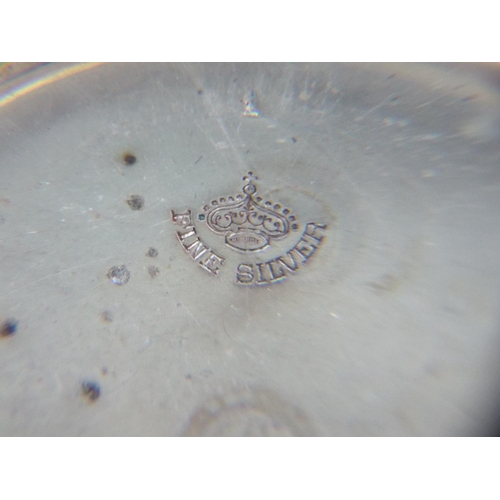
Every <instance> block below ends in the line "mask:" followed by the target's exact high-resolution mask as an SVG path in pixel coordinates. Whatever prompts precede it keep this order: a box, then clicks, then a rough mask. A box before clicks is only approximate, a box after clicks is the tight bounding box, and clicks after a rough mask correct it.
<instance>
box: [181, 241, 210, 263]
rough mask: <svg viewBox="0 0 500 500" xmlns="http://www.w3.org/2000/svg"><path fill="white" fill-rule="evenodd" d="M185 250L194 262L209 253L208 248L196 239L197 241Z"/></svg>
mask: <svg viewBox="0 0 500 500" xmlns="http://www.w3.org/2000/svg"><path fill="white" fill-rule="evenodd" d="M183 246H184V245H183ZM184 248H185V249H186V252H187V253H188V254H189V256H190V257H191V258H192V259H193V260H197V259H199V258H200V257H201V256H202V255H203V254H205V253H206V252H208V248H207V247H206V246H205V245H204V244H203V243H202V242H201V241H200V239H199V238H196V241H194V242H193V243H191V245H189V246H188V247H186V246H184Z"/></svg>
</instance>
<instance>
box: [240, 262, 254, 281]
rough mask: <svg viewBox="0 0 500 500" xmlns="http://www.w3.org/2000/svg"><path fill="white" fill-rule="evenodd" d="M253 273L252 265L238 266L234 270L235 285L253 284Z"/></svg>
mask: <svg viewBox="0 0 500 500" xmlns="http://www.w3.org/2000/svg"><path fill="white" fill-rule="evenodd" d="M253 278H254V273H253V266H252V264H240V265H239V266H238V267H237V268H236V283H240V284H242V285H249V284H251V283H252V282H253Z"/></svg>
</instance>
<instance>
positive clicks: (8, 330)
mask: <svg viewBox="0 0 500 500" xmlns="http://www.w3.org/2000/svg"><path fill="white" fill-rule="evenodd" d="M18 324H19V321H17V320H15V319H13V318H9V319H6V320H5V321H4V322H3V323H2V326H1V327H0V337H8V336H9V335H14V333H16V331H17V326H18Z"/></svg>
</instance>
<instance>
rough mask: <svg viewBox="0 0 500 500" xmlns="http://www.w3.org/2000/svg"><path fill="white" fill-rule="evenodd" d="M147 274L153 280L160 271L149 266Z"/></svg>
mask: <svg viewBox="0 0 500 500" xmlns="http://www.w3.org/2000/svg"><path fill="white" fill-rule="evenodd" d="M148 273H149V275H150V276H151V278H155V277H156V275H157V274H159V273H160V270H159V269H158V268H157V267H156V266H149V267H148Z"/></svg>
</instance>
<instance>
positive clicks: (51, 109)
mask: <svg viewBox="0 0 500 500" xmlns="http://www.w3.org/2000/svg"><path fill="white" fill-rule="evenodd" d="M30 75H31V76H30ZM30 75H28V76H21V77H19V78H20V79H19V81H18V82H17V83H16V85H17V87H16V86H15V85H14V84H13V83H12V82H4V83H3V94H2V98H1V99H0V243H1V248H0V252H1V258H2V266H1V267H0V283H1V290H0V316H1V318H0V319H1V320H2V321H3V325H4V326H3V327H2V332H3V333H2V336H1V337H0V434H2V435H266V436H267V435H391V436H392V435H481V434H489V433H491V432H493V430H492V429H494V426H495V412H496V409H497V406H496V401H497V400H498V395H499V389H500V387H499V383H498V380H499V378H498V367H497V365H498V355H499V347H500V345H499V343H500V339H499V315H498V303H499V283H500V265H499V263H498V252H499V248H500V169H499V165H500V149H499V144H500V141H499V139H500V95H499V85H500V84H499V82H500V77H499V76H498V72H497V70H496V68H495V67H484V66H450V65H448V66H447V65H424V64H415V65H411V64H408V65H405V64H393V65H389V64H105V65H99V66H95V65H88V66H86V67H82V66H79V65H75V66H72V65H48V66H43V67H37V68H35V69H34V70H33V72H32V73H31V74H30ZM23 78H24V79H23ZM30 79H31V80H30ZM26 82H28V83H29V82H31V83H29V85H28V84H26ZM30 85H31V86H30ZM9 325H10V326H9ZM12 325H15V328H14V327H12ZM12 330H13V331H12Z"/></svg>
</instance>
